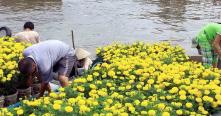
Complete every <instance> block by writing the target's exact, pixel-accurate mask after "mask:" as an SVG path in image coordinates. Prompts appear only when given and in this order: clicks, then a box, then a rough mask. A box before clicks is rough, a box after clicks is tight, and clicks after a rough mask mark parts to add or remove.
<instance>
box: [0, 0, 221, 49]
mask: <svg viewBox="0 0 221 116" xmlns="http://www.w3.org/2000/svg"><path fill="white" fill-rule="evenodd" d="M220 5H221V1H220V0H0V21H1V23H0V26H5V25H6V26H8V27H10V28H11V29H12V31H13V33H16V32H19V31H21V30H22V26H23V24H24V22H25V21H33V22H34V23H35V27H36V31H38V32H39V33H40V36H41V40H48V39H59V40H62V41H64V42H66V43H68V44H69V45H72V42H71V31H70V30H72V29H74V36H75V45H76V46H77V47H83V48H85V49H87V50H89V51H91V52H92V53H94V50H95V48H96V47H97V46H103V45H107V44H109V43H112V42H113V41H120V42H125V43H128V42H134V41H145V42H157V41H161V40H168V39H169V40H174V39H175V40H179V41H176V43H179V44H182V45H183V46H184V47H187V48H188V46H189V44H190V43H189V40H190V38H191V37H194V36H195V35H196V33H197V32H198V31H199V30H200V28H201V27H202V26H203V25H205V24H206V23H208V22H221V20H220V16H221V6H220Z"/></svg>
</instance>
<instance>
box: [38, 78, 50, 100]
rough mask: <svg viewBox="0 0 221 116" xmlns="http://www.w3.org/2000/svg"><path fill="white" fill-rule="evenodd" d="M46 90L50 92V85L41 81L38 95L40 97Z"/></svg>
mask: <svg viewBox="0 0 221 116" xmlns="http://www.w3.org/2000/svg"><path fill="white" fill-rule="evenodd" d="M45 90H47V91H48V92H49V93H50V92H51V87H50V84H49V83H45V82H42V83H41V89H40V94H39V97H42V96H43V95H44V93H45Z"/></svg>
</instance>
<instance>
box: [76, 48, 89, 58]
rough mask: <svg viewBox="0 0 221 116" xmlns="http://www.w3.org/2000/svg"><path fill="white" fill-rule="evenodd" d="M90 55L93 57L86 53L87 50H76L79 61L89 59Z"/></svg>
mask: <svg viewBox="0 0 221 116" xmlns="http://www.w3.org/2000/svg"><path fill="white" fill-rule="evenodd" d="M90 55H91V54H90V53H89V52H88V51H86V50H84V49H82V48H76V56H77V59H78V60H81V59H84V58H87V57H89V56H90Z"/></svg>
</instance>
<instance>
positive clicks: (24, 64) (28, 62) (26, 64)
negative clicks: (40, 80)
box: [18, 57, 37, 86]
mask: <svg viewBox="0 0 221 116" xmlns="http://www.w3.org/2000/svg"><path fill="white" fill-rule="evenodd" d="M18 69H19V71H20V73H21V74H23V75H25V76H26V77H27V78H28V79H27V84H28V85H29V86H30V85H31V84H32V78H33V77H35V76H36V74H37V65H36V64H35V62H34V60H33V59H32V58H29V57H27V58H23V59H21V60H20V61H19V63H18Z"/></svg>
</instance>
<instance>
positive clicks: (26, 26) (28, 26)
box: [24, 22, 35, 30]
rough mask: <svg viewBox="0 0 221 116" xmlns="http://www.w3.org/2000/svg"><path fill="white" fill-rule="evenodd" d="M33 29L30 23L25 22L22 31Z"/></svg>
mask: <svg viewBox="0 0 221 116" xmlns="http://www.w3.org/2000/svg"><path fill="white" fill-rule="evenodd" d="M34 28H35V27H34V24H33V23H32V22H26V23H25V24H24V30H26V29H30V30H33V29H34Z"/></svg>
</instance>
